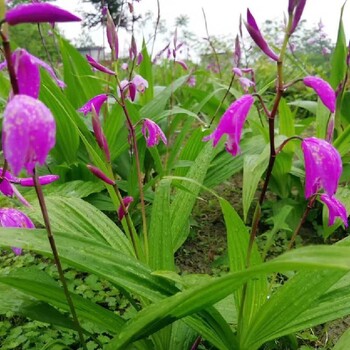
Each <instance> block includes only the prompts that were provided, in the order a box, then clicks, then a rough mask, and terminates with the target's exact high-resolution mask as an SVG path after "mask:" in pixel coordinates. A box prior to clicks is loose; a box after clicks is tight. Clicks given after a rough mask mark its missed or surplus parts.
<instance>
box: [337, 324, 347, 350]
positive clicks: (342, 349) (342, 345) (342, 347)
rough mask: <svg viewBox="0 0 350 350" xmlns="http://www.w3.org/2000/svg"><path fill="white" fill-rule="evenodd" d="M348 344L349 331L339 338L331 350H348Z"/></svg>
mask: <svg viewBox="0 0 350 350" xmlns="http://www.w3.org/2000/svg"><path fill="white" fill-rule="evenodd" d="M349 344H350V329H348V330H346V331H345V332H344V333H343V335H342V336H341V337H340V338H339V340H338V341H337V343H336V344H335V346H334V347H333V350H348V349H349Z"/></svg>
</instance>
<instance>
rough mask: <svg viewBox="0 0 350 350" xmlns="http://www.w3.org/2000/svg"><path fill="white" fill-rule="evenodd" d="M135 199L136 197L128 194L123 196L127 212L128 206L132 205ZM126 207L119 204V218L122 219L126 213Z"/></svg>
mask: <svg viewBox="0 0 350 350" xmlns="http://www.w3.org/2000/svg"><path fill="white" fill-rule="evenodd" d="M133 201H134V198H133V197H131V196H127V197H124V198H123V204H124V208H125V210H126V212H128V208H129V206H130V203H132V202H133ZM124 208H123V206H122V205H120V206H119V208H118V218H119V220H122V219H123V218H124V216H125V214H126V212H125V211H124Z"/></svg>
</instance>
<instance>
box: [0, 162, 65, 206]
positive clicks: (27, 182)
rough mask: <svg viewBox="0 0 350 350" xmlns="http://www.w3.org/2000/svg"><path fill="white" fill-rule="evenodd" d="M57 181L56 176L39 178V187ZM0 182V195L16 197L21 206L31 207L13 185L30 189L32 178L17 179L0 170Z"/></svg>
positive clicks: (32, 184) (32, 183) (32, 182)
mask: <svg viewBox="0 0 350 350" xmlns="http://www.w3.org/2000/svg"><path fill="white" fill-rule="evenodd" d="M58 179H59V176H58V175H44V176H39V183H40V184H41V185H47V184H50V183H51V182H54V181H56V180H58ZM0 181H1V182H0V192H1V193H2V194H4V195H5V196H6V197H13V196H16V197H17V198H18V199H19V201H20V202H21V203H22V204H23V205H25V206H27V207H30V206H31V205H30V204H29V203H28V201H27V200H26V199H25V198H24V197H23V196H22V194H21V193H20V192H19V191H18V189H17V188H16V186H15V185H14V184H19V185H21V186H23V187H32V186H34V180H33V178H31V177H28V178H18V177H15V176H13V175H12V174H11V173H10V172H9V171H5V172H4V171H3V169H2V168H0Z"/></svg>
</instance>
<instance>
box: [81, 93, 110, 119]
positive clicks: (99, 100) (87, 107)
mask: <svg viewBox="0 0 350 350" xmlns="http://www.w3.org/2000/svg"><path fill="white" fill-rule="evenodd" d="M107 99H108V95H107V94H101V95H97V96H95V97H93V98H92V99H91V100H89V101H88V102H86V103H85V104H84V106H82V107H80V108H79V109H78V111H79V112H83V113H84V115H87V114H88V113H89V112H91V111H92V106H94V108H95V111H96V113H97V115H99V114H100V110H101V107H102V105H103V104H104V103H105V102H106V101H107Z"/></svg>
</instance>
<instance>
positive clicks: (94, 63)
mask: <svg viewBox="0 0 350 350" xmlns="http://www.w3.org/2000/svg"><path fill="white" fill-rule="evenodd" d="M86 59H87V61H88V62H89V64H90V65H91V66H92V67H94V68H96V69H97V70H99V71H100V72H103V73H106V74H110V75H115V72H113V71H112V70H110V69H108V68H107V67H105V66H103V65H102V64H100V63H98V62H97V61H95V60H94V59H93V58H92V57H91V56H90V55H86Z"/></svg>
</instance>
